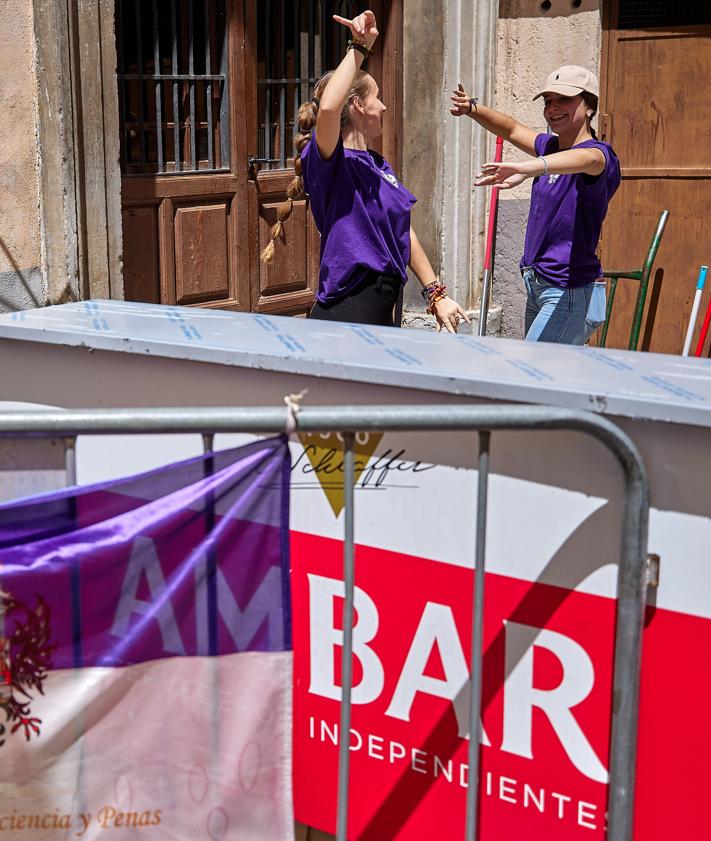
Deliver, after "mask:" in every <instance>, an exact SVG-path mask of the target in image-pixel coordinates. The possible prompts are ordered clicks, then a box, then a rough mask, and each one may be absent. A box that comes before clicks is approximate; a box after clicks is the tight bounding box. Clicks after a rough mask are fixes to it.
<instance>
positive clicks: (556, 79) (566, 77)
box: [533, 64, 600, 99]
mask: <svg viewBox="0 0 711 841" xmlns="http://www.w3.org/2000/svg"><path fill="white" fill-rule="evenodd" d="M583 91H586V92H587V93H591V94H593V95H594V96H598V97H599V96H600V85H599V83H598V81H597V76H596V75H595V74H594V73H591V72H590V71H589V70H587V69H586V68H585V67H578V66H577V65H576V64H566V65H564V66H563V67H559V68H558V69H557V70H554V71H553V72H552V73H551V74H550V75H549V76H548V78H547V79H546V84H545V86H544V87H543V88H542V89H541V91H540V93H537V94H536V95H535V96H534V97H533V98H534V99H538V97H539V96H543V95H544V94H546V93H559V94H562V95H563V96H577V95H578V94H580V93H582V92H583Z"/></svg>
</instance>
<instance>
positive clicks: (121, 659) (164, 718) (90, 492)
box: [0, 437, 293, 841]
mask: <svg viewBox="0 0 711 841" xmlns="http://www.w3.org/2000/svg"><path fill="white" fill-rule="evenodd" d="M289 473H290V471H289V451H288V446H287V443H286V440H285V439H284V438H283V437H280V438H272V439H269V440H266V441H257V442H255V443H252V444H249V445H247V446H244V447H240V448H238V449H235V450H229V451H223V452H218V453H213V454H208V455H206V456H200V457H199V458H194V459H190V460H189V461H185V462H181V463H180V464H176V465H171V466H169V467H165V468H161V469H159V470H154V471H151V472H150V473H145V474H141V475H140V476H135V477H131V478H128V479H122V480H118V481H113V482H108V483H103V484H100V485H92V486H89V487H84V488H70V489H67V490H65V491H61V492H58V493H53V494H47V495H43V496H38V497H32V498H29V499H26V500H22V501H19V502H14V503H10V504H6V505H0V841H1V839H3V838H12V839H27V841H45V839H46V841H50V839H51V841H62V839H73V838H82V839H84V841H94V839H106V840H107V841H108V839H118V841H122V839H147V840H148V839H150V841H162V839H171V841H198V839H216V841H218V840H221V839H230V841H233V839H235V840H236V841H288V840H289V839H292V838H293V817H292V803H291V680H292V671H291V669H292V664H291V650H290V649H291V617H290V596H289V579H288V576H289V523H288V515H289V508H288V507H289Z"/></svg>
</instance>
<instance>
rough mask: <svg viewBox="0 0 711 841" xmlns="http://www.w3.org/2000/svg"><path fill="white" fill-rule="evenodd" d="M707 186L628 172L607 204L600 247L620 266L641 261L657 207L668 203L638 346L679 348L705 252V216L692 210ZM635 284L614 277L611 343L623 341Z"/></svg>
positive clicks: (615, 266)
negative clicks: (616, 283) (607, 210)
mask: <svg viewBox="0 0 711 841" xmlns="http://www.w3.org/2000/svg"><path fill="white" fill-rule="evenodd" d="M708 190H709V181H707V180H705V179H695V178H656V179H652V178H630V179H628V180H627V181H625V182H624V183H623V185H622V187H621V188H620V194H618V196H617V197H616V198H615V200H614V201H613V202H612V203H611V205H610V212H609V215H608V217H607V221H606V222H605V226H606V230H605V248H604V251H605V254H609V255H610V258H609V259H610V261H611V262H609V263H607V265H609V267H610V268H613V269H618V270H619V269H622V270H624V269H627V268H630V269H632V268H639V267H640V266H641V264H642V261H643V259H644V256H645V254H646V252H647V249H648V247H649V243H650V242H651V239H652V234H653V233H654V230H655V228H656V226H657V220H658V218H659V214H658V209H661V208H664V207H668V208H671V215H670V217H669V222H668V224H667V228H666V231H665V233H664V237H663V238H662V244H661V246H660V248H659V252H658V255H657V259H656V261H655V264H654V266H655V269H654V271H653V272H652V278H651V279H650V288H649V292H648V295H647V302H646V306H645V314H644V319H643V321H642V324H643V327H642V334H641V338H640V344H639V350H650V351H657V352H659V353H680V352H681V345H682V344H683V338H684V336H685V335H686V328H687V324H688V321H689V313H690V311H691V305H692V302H693V297H694V292H695V288H696V278H697V276H698V266H699V265H701V263H703V262H704V260H706V261H708V256H709V248H708V245H707V244H706V242H707V240H706V242H705V239H706V235H705V221H704V218H703V216H702V215H701V214H700V213H698V212H697V211H696V210H695V209H696V208H699V207H700V206H702V205H703V204H704V202H708ZM697 263H698V265H697ZM637 289H638V283H637V281H634V280H624V279H622V280H620V281H619V283H618V286H617V295H616V297H615V304H614V310H613V315H612V318H611V320H610V332H609V336H608V339H611V338H613V341H608V346H609V347H625V348H626V347H627V342H628V340H629V332H630V327H631V324H632V313H633V309H634V303H635V299H636V296H637ZM706 294H708V293H706ZM705 300H706V299H705V298H704V301H705Z"/></svg>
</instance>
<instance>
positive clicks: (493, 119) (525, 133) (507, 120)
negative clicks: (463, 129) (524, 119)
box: [450, 85, 537, 155]
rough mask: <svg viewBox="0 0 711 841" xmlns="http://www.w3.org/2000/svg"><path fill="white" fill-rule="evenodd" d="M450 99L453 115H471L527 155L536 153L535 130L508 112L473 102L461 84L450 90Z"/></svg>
mask: <svg viewBox="0 0 711 841" xmlns="http://www.w3.org/2000/svg"><path fill="white" fill-rule="evenodd" d="M451 100H452V103H453V107H452V108H451V109H450V113H451V114H454V116H455V117H463V116H467V117H471V118H472V120H475V121H476V122H477V123H479V125H480V126H483V127H484V128H485V129H486V130H487V131H490V132H491V133H492V134H495V135H496V136H497V137H503V138H504V140H508V142H509V143H513V145H514V146H516V147H517V148H518V149H520V150H521V151H522V152H527V153H528V154H529V155H535V154H536V147H535V142H536V136H537V132H535V131H534V130H533V129H531V128H528V126H524V125H523V124H522V123H519V122H518V121H517V120H514V118H513V117H509V116H508V114H502V113H501V111H495V110H494V109H493V108H487V106H486V105H480V104H479V103H478V102H477V103H476V104H473V103H472V101H471V99H470V97H469V94H468V93H467V92H466V91H465V90H464V88H463V87H462V86H461V85H457V90H456V91H452V96H451Z"/></svg>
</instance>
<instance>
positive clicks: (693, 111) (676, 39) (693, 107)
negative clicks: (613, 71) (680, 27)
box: [609, 31, 711, 175]
mask: <svg viewBox="0 0 711 841" xmlns="http://www.w3.org/2000/svg"><path fill="white" fill-rule="evenodd" d="M616 49H617V57H616V63H617V68H618V75H619V74H622V76H623V78H624V87H622V80H621V79H620V80H619V82H618V84H619V89H616V90H615V91H614V93H613V97H612V102H611V107H610V111H609V113H610V114H611V115H612V131H613V137H614V143H615V146H616V147H618V153H620V154H621V155H622V153H623V150H624V154H623V160H622V164H623V167H625V169H626V170H627V174H628V175H631V174H632V173H631V172H630V170H631V169H633V168H638V167H644V168H645V169H648V168H650V167H653V168H654V169H657V170H661V169H664V170H665V171H666V172H668V171H669V170H677V169H678V168H680V167H706V168H708V167H709V164H710V163H711V161H710V160H709V150H710V149H711V121H710V120H709V119H708V117H709V112H708V111H707V110H706V109H705V108H704V107H699V92H700V90H701V89H703V88H704V87H705V85H706V84H708V82H709V81H711V41H709V39H708V37H704V36H703V35H698V34H697V35H694V34H693V33H689V32H677V33H669V34H666V33H659V32H656V31H653V32H649V33H634V35H632V36H631V37H626V36H625V35H622V34H620V35H619V36H618V38H617V46H616ZM692 80H693V81H692ZM660 174H662V173H660Z"/></svg>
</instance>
